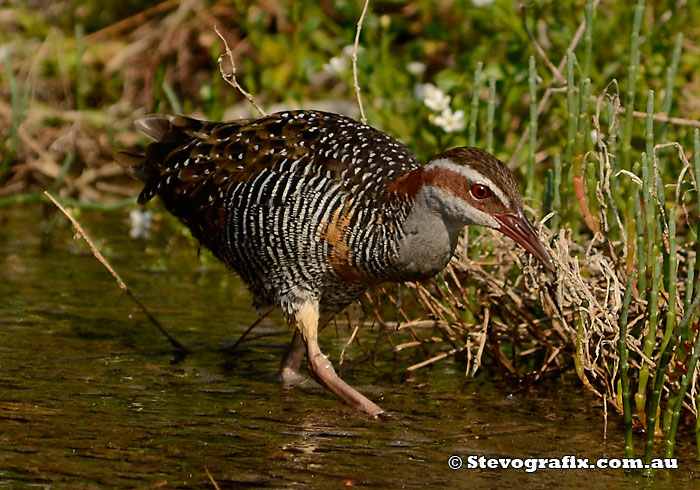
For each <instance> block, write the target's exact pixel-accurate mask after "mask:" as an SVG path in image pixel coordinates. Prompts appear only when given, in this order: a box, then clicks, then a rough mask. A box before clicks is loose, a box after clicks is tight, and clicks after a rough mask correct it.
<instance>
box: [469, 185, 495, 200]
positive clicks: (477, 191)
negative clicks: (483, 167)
mask: <svg viewBox="0 0 700 490" xmlns="http://www.w3.org/2000/svg"><path fill="white" fill-rule="evenodd" d="M490 195H491V189H489V188H488V187H486V186H485V185H484V184H474V185H473V186H472V196H474V199H486V198H487V197H489V196H490Z"/></svg>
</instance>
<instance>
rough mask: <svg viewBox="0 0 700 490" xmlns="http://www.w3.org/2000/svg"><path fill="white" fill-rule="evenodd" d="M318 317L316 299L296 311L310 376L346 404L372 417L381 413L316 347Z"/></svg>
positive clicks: (382, 411)
mask: <svg viewBox="0 0 700 490" xmlns="http://www.w3.org/2000/svg"><path fill="white" fill-rule="evenodd" d="M318 319H319V313H318V301H316V300H306V301H305V302H304V304H303V305H302V307H301V309H300V310H299V311H298V312H297V313H296V322H297V326H298V328H299V330H301V333H302V336H303V337H304V343H305V344H306V355H307V357H308V360H309V372H310V373H311V376H313V378H314V379H315V380H316V381H318V382H319V383H320V384H321V385H323V386H324V387H325V388H326V389H328V390H330V391H331V392H333V394H334V395H335V396H337V397H338V398H340V399H341V400H343V401H344V402H345V403H347V404H348V405H350V406H352V407H354V408H356V409H358V410H361V411H363V412H365V413H367V414H369V415H371V416H372V417H377V416H379V415H381V414H383V413H384V410H382V409H381V408H379V406H377V405H376V404H374V403H373V402H371V401H370V400H369V399H367V398H366V397H365V396H364V395H362V394H360V393H359V392H358V391H357V390H355V389H354V388H353V387H352V386H350V385H349V384H347V383H346V382H345V381H343V380H342V379H340V378H339V377H338V375H337V374H336V372H335V370H334V369H333V365H332V364H331V362H330V361H329V360H328V359H327V358H326V356H324V355H323V353H322V352H321V349H320V348H319V347H318Z"/></svg>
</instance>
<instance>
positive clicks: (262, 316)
mask: <svg viewBox="0 0 700 490" xmlns="http://www.w3.org/2000/svg"><path fill="white" fill-rule="evenodd" d="M274 309H275V308H274V307H269V308H267V310H266V311H265V312H263V313H260V315H258V318H257V319H256V320H255V321H254V322H253V323H251V324H250V326H249V327H248V328H247V329H246V331H245V332H243V334H242V335H241V336H240V337H238V340H236V343H235V344H233V346H231V348H229V349H226V350H227V351H229V352H233V351H235V350H236V347H238V346H239V345H240V343H241V342H243V339H245V338H246V337H247V336H248V334H249V333H250V332H251V331H252V330H253V329H254V328H255V327H257V326H258V325H259V324H260V322H261V321H263V320H264V319H265V318H267V315H269V314H270V313H271V312H272V310H274Z"/></svg>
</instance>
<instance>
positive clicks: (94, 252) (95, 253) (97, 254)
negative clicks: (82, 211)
mask: <svg viewBox="0 0 700 490" xmlns="http://www.w3.org/2000/svg"><path fill="white" fill-rule="evenodd" d="M44 194H45V195H46V197H48V198H49V199H50V200H51V202H53V203H54V205H55V206H56V207H57V208H58V209H60V210H61V212H62V213H63V214H64V215H65V216H66V218H68V219H69V220H70V222H71V223H72V224H73V227H74V228H75V229H76V230H77V232H78V233H79V234H80V236H81V237H83V240H85V241H86V242H87V244H88V246H89V247H90V251H92V255H93V256H94V257H95V258H96V259H97V260H98V261H99V262H100V264H102V265H103V266H104V267H105V269H107V270H108V271H109V273H110V274H112V277H114V279H115V280H116V281H117V284H118V285H119V287H120V288H121V289H122V290H123V291H124V292H125V293H126V295H127V296H128V297H129V298H130V299H131V300H132V301H133V302H134V303H136V304H137V305H138V306H139V308H141V311H143V313H144V314H145V315H146V316H147V317H148V319H149V320H150V321H151V323H153V325H155V326H156V328H157V329H158V330H160V333H162V334H163V335H165V338H167V339H168V341H169V342H170V343H171V344H172V345H173V347H175V348H176V349H177V350H179V351H180V352H182V353H185V354H186V353H187V352H189V351H188V350H187V349H186V348H185V347H184V346H183V345H182V344H181V343H180V342H178V341H177V340H176V339H175V338H174V337H172V336H171V335H170V334H169V333H168V332H166V330H165V328H163V326H162V325H161V324H160V322H159V321H158V320H157V319H156V318H155V317H154V316H153V315H152V314H151V313H150V312H149V311H148V310H147V309H146V307H145V306H144V305H143V303H141V301H140V300H139V299H138V298H137V297H136V295H135V294H134V293H133V292H132V291H131V289H129V287H128V286H127V285H126V283H124V281H123V280H122V278H121V277H119V274H117V272H116V271H115V270H114V269H113V268H112V266H111V265H109V262H107V260H106V259H105V258H104V256H103V255H102V254H101V253H100V251H99V250H97V247H96V246H95V244H94V243H93V242H92V240H91V239H90V237H89V236H88V235H87V233H85V231H84V230H83V228H82V227H81V226H80V223H78V221H77V220H76V219H75V218H74V217H73V215H72V214H71V213H70V212H68V210H67V209H66V208H64V207H63V206H62V205H61V203H59V202H58V201H57V200H56V199H55V198H54V197H53V196H52V195H51V194H50V193H49V192H47V191H44Z"/></svg>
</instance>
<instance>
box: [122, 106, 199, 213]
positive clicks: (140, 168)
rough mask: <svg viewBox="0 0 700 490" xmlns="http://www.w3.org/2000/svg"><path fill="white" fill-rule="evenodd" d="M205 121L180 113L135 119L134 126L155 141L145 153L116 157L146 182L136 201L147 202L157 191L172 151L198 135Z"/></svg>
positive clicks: (136, 177) (123, 165) (124, 154)
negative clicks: (180, 114)
mask: <svg viewBox="0 0 700 490" xmlns="http://www.w3.org/2000/svg"><path fill="white" fill-rule="evenodd" d="M207 124H208V123H206V122H204V121H200V120H198V119H192V118H189V117H185V116H179V115H178V116H162V115H156V114H152V115H148V116H144V117H142V118H140V119H137V120H136V122H135V123H134V125H135V126H136V128H137V129H139V130H140V131H141V132H143V133H144V134H146V135H147V136H148V137H150V138H151V139H153V140H154V141H153V142H152V143H150V144H149V145H148V146H147V147H146V151H145V153H133V152H127V151H120V152H118V153H117V154H116V155H115V157H116V160H117V163H118V164H119V165H121V166H122V167H123V168H124V170H125V172H126V173H127V174H129V175H131V176H132V177H134V178H135V179H138V180H140V181H142V182H144V183H145V186H144V188H143V189H142V190H141V192H140V194H139V197H138V203H139V204H144V203H146V202H148V201H149V200H150V199H151V198H152V197H153V196H154V195H155V194H156V193H157V191H158V184H159V183H160V182H161V180H162V178H163V174H164V173H166V172H167V171H168V168H167V162H168V160H169V157H170V156H171V155H172V153H173V152H174V151H177V150H178V148H181V147H182V146H183V145H186V144H187V142H188V141H190V140H192V139H194V138H197V137H199V136H200V135H201V134H202V132H203V129H204V127H205V126H206V125H207Z"/></svg>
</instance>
